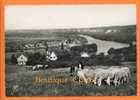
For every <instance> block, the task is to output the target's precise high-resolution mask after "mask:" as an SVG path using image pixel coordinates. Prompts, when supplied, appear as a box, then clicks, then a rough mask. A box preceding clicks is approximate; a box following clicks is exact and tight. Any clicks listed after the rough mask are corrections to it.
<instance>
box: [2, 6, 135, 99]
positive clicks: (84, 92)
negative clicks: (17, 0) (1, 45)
mask: <svg viewBox="0 0 140 100" xmlns="http://www.w3.org/2000/svg"><path fill="white" fill-rule="evenodd" d="M4 13H5V15H4V19H5V22H4V24H5V92H6V96H9V97H24V96H39V97H40V96H136V95H137V65H136V64H137V62H136V61H137V58H136V57H137V54H136V48H137V41H136V30H137V29H136V24H137V23H136V15H137V14H136V5H135V4H78V5H74V4H71V5H70V4H69V5H62V4H61V5H9V6H8V5H7V6H5V12H4Z"/></svg>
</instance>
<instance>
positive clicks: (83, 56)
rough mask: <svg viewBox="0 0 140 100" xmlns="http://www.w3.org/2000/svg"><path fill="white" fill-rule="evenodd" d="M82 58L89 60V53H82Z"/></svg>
mask: <svg viewBox="0 0 140 100" xmlns="http://www.w3.org/2000/svg"><path fill="white" fill-rule="evenodd" d="M80 56H81V57H82V58H89V57H90V55H89V54H88V53H87V52H82V53H81V54H80Z"/></svg>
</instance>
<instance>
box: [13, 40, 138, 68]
mask: <svg viewBox="0 0 140 100" xmlns="http://www.w3.org/2000/svg"><path fill="white" fill-rule="evenodd" d="M97 50H98V46H97V45H96V44H81V42H80V41H78V40H71V39H69V40H63V41H49V42H46V41H38V42H34V43H26V44H24V45H23V46H22V49H20V50H17V52H16V53H15V54H13V55H12V56H11V62H12V63H14V64H18V65H20V66H22V65H36V64H46V63H49V62H51V63H52V62H56V61H61V62H62V63H63V62H65V61H69V62H72V60H73V59H76V60H75V61H77V62H78V61H80V60H81V59H84V60H83V61H84V62H85V63H87V64H88V63H91V64H100V63H105V64H106V63H107V64H108V63H113V64H115V63H119V62H121V61H135V59H136V58H135V56H136V55H135V54H136V53H135V52H136V45H135V44H131V45H130V46H129V47H125V48H121V49H114V48H110V49H109V50H108V55H105V54H104V53H103V52H101V53H100V54H96V52H97ZM90 59H92V60H90ZM106 60H107V61H106ZM114 61H115V63H114ZM61 62H60V63H61Z"/></svg>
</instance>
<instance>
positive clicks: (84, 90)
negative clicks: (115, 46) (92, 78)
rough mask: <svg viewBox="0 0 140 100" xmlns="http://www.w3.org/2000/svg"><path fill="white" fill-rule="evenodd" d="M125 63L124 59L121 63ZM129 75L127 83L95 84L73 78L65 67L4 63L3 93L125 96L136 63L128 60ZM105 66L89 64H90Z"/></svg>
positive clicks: (133, 91)
mask: <svg viewBox="0 0 140 100" xmlns="http://www.w3.org/2000/svg"><path fill="white" fill-rule="evenodd" d="M125 64H128V63H125ZM128 66H129V67H130V69H131V79H130V82H129V83H128V84H127V83H125V84H122V85H119V86H117V87H115V86H113V85H111V86H107V85H105V84H103V85H102V86H100V87H98V86H96V85H94V84H91V83H89V84H84V83H79V82H78V81H73V77H71V76H70V73H69V68H55V69H51V68H49V69H46V70H39V71H30V70H26V69H25V67H24V66H17V65H7V66H6V95H7V96H102V95H103V96H126V95H136V68H135V67H136V66H135V64H131V63H129V65H128ZM97 67H98V68H101V67H102V68H103V67H104V68H105V67H108V66H92V68H93V69H94V68H97ZM36 77H43V78H44V79H48V78H49V77H55V78H58V79H60V78H61V79H67V81H65V82H63V81H60V82H59V81H56V82H52V83H49V82H46V81H41V82H39V81H35V79H36Z"/></svg>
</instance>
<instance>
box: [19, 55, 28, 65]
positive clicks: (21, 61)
mask: <svg viewBox="0 0 140 100" xmlns="http://www.w3.org/2000/svg"><path fill="white" fill-rule="evenodd" d="M27 61H28V58H27V57H26V56H24V55H23V54H21V55H20V56H19V57H18V58H17V62H18V65H26V63H27Z"/></svg>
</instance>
